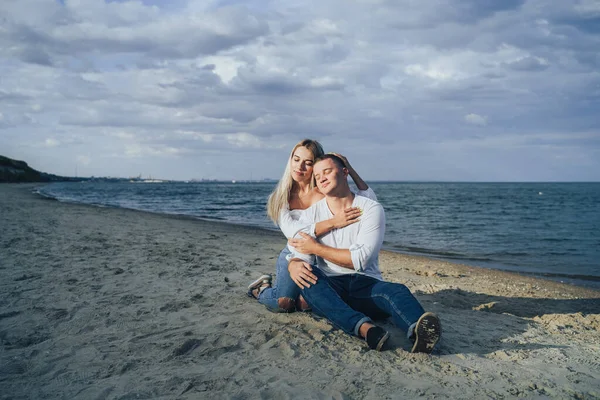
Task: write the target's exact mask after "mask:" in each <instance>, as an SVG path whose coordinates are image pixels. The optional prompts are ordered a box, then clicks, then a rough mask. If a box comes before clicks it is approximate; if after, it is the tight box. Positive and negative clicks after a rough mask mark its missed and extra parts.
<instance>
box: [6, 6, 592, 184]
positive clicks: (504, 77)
mask: <svg viewBox="0 0 600 400" xmlns="http://www.w3.org/2000/svg"><path fill="white" fill-rule="evenodd" d="M0 15H2V16H3V20H2V23H1V24H0V74H1V76H2V78H3V79H2V80H1V81H0V109H1V110H2V114H1V115H2V118H0V149H1V151H2V152H6V153H7V154H6V155H14V156H15V157H16V158H21V159H26V160H27V159H35V160H39V162H40V163H41V165H39V166H38V168H39V169H46V170H48V171H49V172H54V173H61V172H62V173H64V174H66V175H70V174H72V169H73V164H74V163H75V162H77V157H79V156H81V155H86V154H93V161H90V162H89V164H87V165H86V172H89V173H90V174H94V175H122V176H135V175H138V174H139V173H140V170H142V171H144V173H145V174H148V173H151V174H152V175H153V176H162V177H165V178H167V177H171V178H182V179H184V178H189V177H190V176H189V174H188V171H189V170H195V169H196V168H198V169H200V168H201V166H202V168H204V166H207V165H210V166H212V167H211V168H214V169H213V170H210V171H206V176H207V177H208V176H209V175H210V176H212V177H214V178H218V177H222V178H237V177H236V176H234V175H235V174H236V173H240V171H247V170H248V168H246V167H244V164H245V165H248V164H249V163H251V164H252V168H253V169H254V172H253V176H254V177H267V176H268V177H272V178H277V177H278V176H279V174H280V172H281V171H280V170H281V168H280V167H281V166H280V165H279V163H284V162H285V159H286V157H287V152H288V151H289V147H291V146H292V145H293V144H294V143H296V142H297V141H298V140H300V139H301V138H304V137H314V138H317V139H320V140H321V141H322V142H323V144H324V145H325V147H326V148H329V149H333V150H336V151H340V152H342V153H345V154H349V155H351V156H352V157H354V159H353V160H356V162H353V165H354V164H356V165H357V167H358V166H359V165H361V163H362V167H363V170H362V171H360V172H361V175H364V177H365V178H368V179H411V176H412V177H414V178H415V179H454V180H461V179H482V180H486V179H488V178H489V179H492V178H494V177H498V176H501V177H502V179H507V180H522V179H542V178H543V177H544V176H546V175H544V173H543V171H544V169H543V167H544V166H545V167H547V168H546V169H547V170H549V171H550V170H552V171H557V170H559V171H560V168H558V166H560V163H559V161H557V160H559V159H562V160H564V158H560V157H558V158H557V155H559V156H560V155H561V154H562V156H565V154H563V153H561V151H560V149H561V148H566V147H567V146H568V148H569V149H570V150H569V154H575V153H577V152H579V154H580V155H581V159H583V160H588V163H587V164H585V163H584V164H585V165H586V169H585V170H584V169H583V167H582V169H580V170H579V172H580V173H581V177H582V179H583V178H584V177H585V178H586V179H590V176H592V177H595V179H600V176H598V175H597V174H598V173H590V172H589V171H591V170H598V171H600V161H596V160H600V157H598V156H599V155H598V151H599V144H598V140H597V137H596V136H593V134H594V132H598V131H599V130H600V126H599V125H600V124H599V123H598V118H597V116H596V115H597V109H598V108H599V107H600V93H599V92H598V90H596V88H597V87H598V85H600V75H599V74H598V67H599V66H600V56H599V55H598V52H597V49H598V48H600V32H598V31H597V30H595V28H594V24H595V23H596V22H597V21H596V19H597V18H598V17H599V16H600V13H599V11H598V6H597V2H594V1H591V0H578V1H574V2H570V3H569V2H552V1H550V0H528V1H526V2H525V1H522V0H510V1H505V2H497V1H491V0H490V1H488V0H485V1H475V0H461V1H459V0H452V1H441V0H427V1H423V2H408V1H391V0H361V1H358V2H347V1H342V0H326V1H308V2H305V3H303V4H302V6H301V7H299V6H298V5H297V4H295V3H294V2H258V1H251V2H243V3H242V2H235V1H212V0H210V1H204V0H203V1H200V0H179V1H173V2H163V1H160V0H153V1H137V0H135V1H134V0H131V1H126V0H123V1H114V2H113V1H110V2H108V1H102V0H66V1H64V2H62V3H61V2H57V1H48V2H39V1H36V0H22V1H19V2H16V1H13V2H0ZM488 121H490V122H491V121H493V124H491V123H489V124H488ZM482 126H485V133H486V134H485V137H479V136H478V135H479V132H478V129H481V127H482ZM557 135H561V136H560V137H561V138H563V137H571V138H572V139H571V140H569V141H566V140H563V139H559V138H558V137H559V136H557ZM586 135H588V136H586ZM589 135H592V136H589ZM520 137H526V138H536V139H531V141H528V142H527V146H524V144H523V142H522V141H521V140H520V139H518V138H520ZM48 138H52V140H55V141H56V142H57V143H59V144H60V145H55V146H52V147H47V143H46V139H48ZM490 138H494V139H495V140H496V142H492V141H491V140H490ZM498 143H502V144H503V145H502V146H498ZM42 147H43V148H44V151H43V152H40V151H41V150H40V149H41V148H42ZM525 147H527V149H528V151H532V152H533V151H535V152H536V154H538V159H537V162H538V163H541V164H540V165H541V166H540V168H535V169H534V168H532V169H527V168H524V169H521V170H516V169H515V170H511V171H507V170H506V169H505V168H504V165H505V164H506V163H507V160H511V159H513V158H514V157H517V156H519V157H520V156H522V154H521V153H520V152H521V151H524V150H523V149H524V148H525ZM466 151H469V152H470V153H469V154H468V157H466V153H465V152H466ZM565 152H566V150H565ZM415 154H419V156H420V158H419V157H416V156H415ZM442 155H443V157H442ZM486 156H487V157H486ZM442 159H444V160H447V161H441V160H442ZM57 160H59V161H57ZM422 160H428V162H429V163H430V166H429V167H428V168H426V169H424V168H423V167H422ZM457 160H470V161H468V162H469V163H471V164H465V165H463V166H462V167H460V168H451V167H450V164H451V162H455V163H456V162H458V161H457ZM478 160H479V161H478ZM465 162H467V161H460V163H461V164H460V165H462V163H465ZM80 164H82V165H83V163H80ZM383 164H385V165H389V166H390V167H387V168H386V169H385V170H382V169H381V168H380V166H381V165H383ZM219 165H225V166H224V167H223V168H219V167H218V166H219ZM456 165H459V164H456ZM582 165H583V164H582ZM596 166H597V167H598V168H591V167H596ZM495 168H497V169H498V171H499V170H501V171H503V172H502V173H499V172H497V170H495ZM573 168H575V167H573ZM163 173H164V174H169V176H165V175H162V174H163ZM407 173H409V174H412V175H411V176H406V174H407ZM507 174H508V175H507ZM533 174H537V175H535V176H534V175H533ZM559 175H560V172H559ZM573 176H577V170H576V169H573V170H569V171H568V172H565V179H566V178H571V177H573ZM557 179H558V178H557Z"/></svg>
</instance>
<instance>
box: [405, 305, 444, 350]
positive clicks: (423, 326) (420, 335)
mask: <svg viewBox="0 0 600 400" xmlns="http://www.w3.org/2000/svg"><path fill="white" fill-rule="evenodd" d="M441 336H442V324H441V323H440V319H439V318H438V316H437V315H435V314H434V313H431V312H426V313H425V314H423V315H421V318H419V320H418V321H417V325H416V326H415V334H414V339H415V343H414V345H413V347H412V350H411V351H410V352H411V353H427V354H431V352H432V351H433V348H434V347H435V345H436V344H437V342H438V341H439V340H440V337H441Z"/></svg>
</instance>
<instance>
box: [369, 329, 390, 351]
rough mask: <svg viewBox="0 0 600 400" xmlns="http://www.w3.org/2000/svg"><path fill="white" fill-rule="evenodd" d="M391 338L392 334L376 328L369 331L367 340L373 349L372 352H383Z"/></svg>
mask: <svg viewBox="0 0 600 400" xmlns="http://www.w3.org/2000/svg"><path fill="white" fill-rule="evenodd" d="M389 337H390V334H389V333H388V332H387V331H386V330H385V329H383V328H380V327H378V326H374V327H372V328H371V329H369V330H368V331H367V337H366V338H365V340H366V341H367V344H368V345H369V347H370V348H371V350H377V351H381V349H382V348H383V345H384V344H385V342H386V341H387V340H388V338H389Z"/></svg>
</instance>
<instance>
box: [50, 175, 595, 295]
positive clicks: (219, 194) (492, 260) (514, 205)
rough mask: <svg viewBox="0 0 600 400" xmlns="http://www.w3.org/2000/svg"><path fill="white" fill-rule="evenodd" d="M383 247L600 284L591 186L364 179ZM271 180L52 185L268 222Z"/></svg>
mask: <svg viewBox="0 0 600 400" xmlns="http://www.w3.org/2000/svg"><path fill="white" fill-rule="evenodd" d="M370 185H371V187H372V188H373V190H374V191H375V193H376V194H377V196H378V198H379V201H380V203H381V204H382V205H383V207H384V209H385V212H386V221H387V223H386V225H387V226H386V235H385V242H384V248H385V249H387V250H391V251H397V252H401V253H406V254H417V255H424V256H428V257H434V258H439V259H444V260H449V261H455V262H460V263H464V264H468V265H474V266H480V267H485V268H494V269H503V270H510V271H515V272H520V273H524V274H532V275H536V276H541V277H548V278H550V279H555V280H560V281H565V282H569V283H573V284H578V285H583V286H591V287H595V288H600V183H404V182H374V183H370ZM274 186H275V183H273V182H270V183H101V182H64V183H52V184H49V185H46V186H43V187H41V188H40V189H39V193H40V194H42V195H44V196H48V197H52V198H56V199H57V200H60V201H68V202H77V203H86V204H93V205H98V206H109V207H122V208H131V209H137V210H144V211H151V212H157V213H166V214H182V215H188V216H192V217H197V218H203V219H211V220H221V221H227V222H230V223H236V224H244V225H252V226H258V227H262V228H267V229H273V230H277V228H276V227H275V226H274V225H273V224H272V223H271V221H270V220H268V218H267V217H266V213H265V208H266V201H267V197H268V195H269V193H270V192H271V191H272V190H273V188H274Z"/></svg>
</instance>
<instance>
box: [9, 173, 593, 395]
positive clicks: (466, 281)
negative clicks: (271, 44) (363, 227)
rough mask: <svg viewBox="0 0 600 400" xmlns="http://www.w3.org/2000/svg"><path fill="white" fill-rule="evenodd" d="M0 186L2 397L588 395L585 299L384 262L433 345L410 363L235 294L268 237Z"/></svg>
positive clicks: (401, 350)
mask: <svg viewBox="0 0 600 400" xmlns="http://www.w3.org/2000/svg"><path fill="white" fill-rule="evenodd" d="M33 187H34V185H13V184H4V185H0V232H1V233H0V399H33V398H35V399H55V398H56V399H63V398H65V399H67V398H68V399H70V398H81V399H145V398H163V399H198V398H213V399H220V398H238V399H247V398H248V399H269V398H274V399H281V398H284V399H285V398H289V399H362V398H372V399H386V398H388V399H397V398H416V397H422V398H453V399H474V398H477V399H480V398H494V399H502V398H559V399H564V398H574V399H593V398H600V291H595V290H591V289H585V288H581V287H576V286H571V285H566V284H561V283H557V282H552V281H546V280H539V279H534V278H530V277H526V276H521V275H517V274H512V273H506V272H500V271H493V270H486V269H479V268H473V267H468V266H464V265H460V264H452V263H447V262H442V261H438V260H432V259H427V258H424V257H413V256H405V255H400V254H395V253H388V252H383V253H382V254H381V257H380V260H381V269H382V271H383V275H384V277H385V279H387V280H390V281H396V282H402V283H404V284H406V285H407V286H408V287H409V288H410V289H411V290H413V292H414V293H415V294H416V296H417V297H418V299H419V300H420V301H421V302H422V304H423V305H424V307H425V308H426V309H427V310H430V311H434V312H436V313H438V314H439V315H440V317H441V319H442V323H443V328H444V335H443V339H442V341H441V343H440V344H439V346H438V348H437V349H436V351H435V352H434V354H433V355H431V356H427V355H422V354H417V355H413V354H410V353H408V352H407V350H408V349H409V348H410V344H409V343H408V341H407V340H406V339H405V338H404V334H403V333H402V332H401V331H399V330H397V329H395V328H393V327H392V326H391V325H390V324H389V323H384V325H385V326H386V327H388V328H390V329H391V331H392V339H391V345H392V346H391V347H392V348H391V349H390V350H388V351H385V352H382V353H377V352H373V351H369V350H368V348H367V346H366V344H364V343H363V342H362V341H360V340H359V339H357V338H353V337H350V336H348V335H346V334H344V333H343V332H341V331H339V330H336V329H333V328H332V327H331V325H329V324H328V323H327V321H325V320H319V319H315V318H313V317H312V316H311V315H310V314H300V313H294V314H273V313H270V312H268V311H267V310H266V309H265V308H264V307H262V306H261V305H260V304H258V303H257V302H256V301H254V300H252V299H250V298H248V297H246V286H247V285H248V283H249V282H250V281H251V280H253V279H254V278H256V277H257V276H258V275H260V274H261V273H266V272H270V273H272V272H273V271H274V263H275V260H276V257H277V255H278V253H279V251H280V250H281V248H282V247H283V246H284V245H285V239H284V238H283V236H281V235H279V234H277V233H275V232H270V231H264V230H260V229H256V228H250V227H243V226H235V225H228V224H223V223H213V222H207V221H199V220H193V219H189V218H180V217H173V216H165V215H157V214H151V213H144V212H137V211H131V210H122V209H113V208H99V207H92V206H84V205H75V204H66V203H60V202H57V201H54V200H48V199H44V198H41V197H39V196H37V195H34V194H32V193H31V189H32V188H33Z"/></svg>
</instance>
